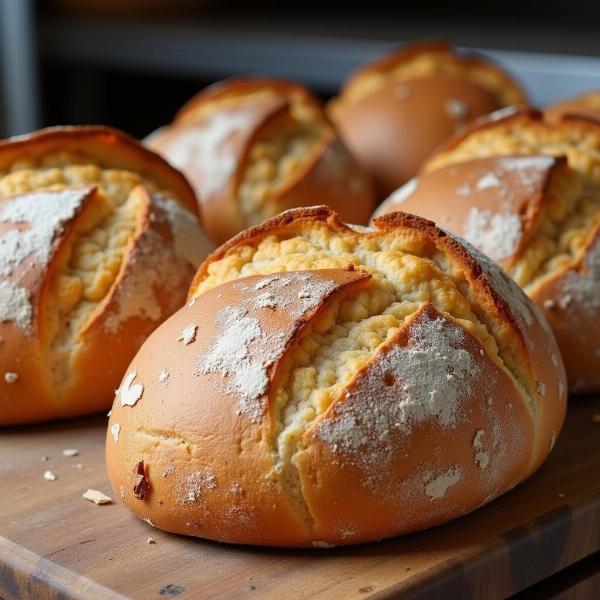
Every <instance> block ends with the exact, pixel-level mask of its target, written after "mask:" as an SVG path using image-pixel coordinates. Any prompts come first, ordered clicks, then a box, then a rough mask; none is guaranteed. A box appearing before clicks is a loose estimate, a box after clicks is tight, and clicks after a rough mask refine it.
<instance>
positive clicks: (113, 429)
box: [110, 423, 121, 444]
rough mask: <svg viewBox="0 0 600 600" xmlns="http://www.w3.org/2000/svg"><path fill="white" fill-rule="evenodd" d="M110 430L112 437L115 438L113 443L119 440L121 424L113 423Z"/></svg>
mask: <svg viewBox="0 0 600 600" xmlns="http://www.w3.org/2000/svg"><path fill="white" fill-rule="evenodd" d="M110 432H111V433H112V436H113V439H114V440H115V444H116V443H117V442H118V441H119V434H120V433H121V426H120V425H119V424H118V423H115V424H114V425H113V426H112V427H111V428H110Z"/></svg>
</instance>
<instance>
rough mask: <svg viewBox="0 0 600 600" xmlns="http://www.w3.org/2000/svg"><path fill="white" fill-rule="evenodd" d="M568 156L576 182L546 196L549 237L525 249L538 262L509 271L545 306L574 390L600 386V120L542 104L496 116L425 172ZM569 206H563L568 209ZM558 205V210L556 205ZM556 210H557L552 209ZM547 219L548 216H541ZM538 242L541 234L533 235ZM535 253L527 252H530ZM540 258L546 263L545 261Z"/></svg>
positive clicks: (543, 224) (542, 230)
mask: <svg viewBox="0 0 600 600" xmlns="http://www.w3.org/2000/svg"><path fill="white" fill-rule="evenodd" d="M507 153H510V154H519V155H521V156H531V155H541V154H543V155H546V156H564V157H566V161H567V164H568V168H569V170H570V171H571V172H572V175H571V176H570V180H571V183H570V184H566V185H563V187H562V188H560V189H556V192H555V193H554V196H555V197H554V198H552V197H548V198H545V199H544V201H543V203H542V206H543V208H544V210H543V213H544V212H545V213H546V216H545V217H544V218H541V219H540V221H539V224H538V227H537V229H536V233H537V234H538V235H537V237H538V238H539V237H540V236H542V237H543V236H544V235H546V234H549V235H546V237H548V238H549V240H550V241H549V242H548V243H545V244H538V245H537V246H535V247H534V246H533V245H532V247H531V248H529V249H526V252H525V254H524V255H523V256H524V257H525V258H526V259H531V260H533V263H534V264H536V265H537V263H539V266H537V267H536V269H535V270H533V271H532V272H529V271H528V269H523V268H521V267H523V260H521V261H515V262H514V264H513V265H508V266H507V268H508V270H509V272H511V274H512V275H513V276H514V277H515V279H516V280H517V282H518V283H519V284H521V285H523V286H524V289H525V290H526V292H527V293H528V295H529V296H530V297H531V298H532V299H533V300H534V302H536V304H537V305H538V306H539V307H540V308H541V309H542V310H543V311H544V313H545V316H546V318H547V320H548V322H549V323H550V324H551V325H552V327H553V330H554V333H555V335H556V338H557V341H558V344H559V347H560V349H561V352H562V355H563V359H564V361H565V365H566V368H567V375H568V378H569V387H570V389H571V390H573V391H575V392H592V391H597V390H599V389H600V328H599V325H598V323H599V318H598V316H599V314H600V312H599V311H600V304H599V303H598V301H597V298H598V297H600V267H598V264H600V261H598V259H597V254H598V245H597V243H596V240H597V238H598V231H599V228H600V122H594V121H592V120H589V119H584V118H580V117H575V116H573V117H569V118H564V119H562V120H561V121H557V122H550V121H548V120H545V119H544V116H543V114H542V113H540V112H539V111H536V110H529V109H528V110H519V111H514V112H512V113H504V114H502V113H500V114H496V115H491V116H490V118H489V119H486V120H483V121H482V122H480V123H479V124H478V125H474V126H473V127H472V128H470V129H469V130H468V131H465V132H461V133H460V134H459V135H457V136H456V137H455V138H454V139H452V140H450V141H449V142H448V144H447V145H446V147H445V148H444V149H442V150H441V151H440V152H439V153H438V154H437V155H435V156H434V157H432V159H431V160H430V161H429V163H427V164H426V165H425V167H424V172H425V173H431V172H435V171H436V170H437V169H441V168H450V167H451V166H452V165H457V164H459V163H466V162H467V161H469V160H472V159H473V158H475V157H477V158H479V159H481V158H482V157H494V156H502V155H505V154H507ZM561 207H562V208H561ZM557 208H558V211H556V209H557ZM553 212H554V213H555V214H552V213H553ZM541 216H542V217H543V214H542V215H541ZM534 242H535V240H534ZM527 253H529V254H528V256H526V254H527ZM540 257H543V261H541V262H540Z"/></svg>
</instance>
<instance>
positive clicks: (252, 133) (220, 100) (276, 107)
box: [147, 79, 375, 244]
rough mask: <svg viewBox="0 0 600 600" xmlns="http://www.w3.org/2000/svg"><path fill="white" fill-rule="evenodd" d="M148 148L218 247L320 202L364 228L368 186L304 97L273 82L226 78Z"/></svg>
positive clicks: (370, 204)
mask: <svg viewBox="0 0 600 600" xmlns="http://www.w3.org/2000/svg"><path fill="white" fill-rule="evenodd" d="M147 143H148V144H149V145H150V146H151V147H152V148H154V149H155V150H157V151H158V152H160V153H161V154H162V155H163V156H165V157H166V158H167V159H168V160H169V161H170V162H171V163H173V164H174V165H175V166H177V167H178V168H180V169H181V170H182V171H183V172H184V173H185V174H186V175H187V176H188V177H189V179H190V181H191V182H192V184H193V185H194V187H195V189H196V192H197V195H198V198H199V200H200V202H201V204H202V220H203V225H204V227H205V228H206V231H207V233H208V235H209V236H210V237H211V238H212V239H213V240H214V241H215V242H216V243H219V244H220V243H222V242H224V241H226V240H227V239H229V238H230V237H231V236H233V235H235V234H236V233H238V232H240V231H241V230H243V229H245V228H246V227H248V226H251V225H255V224H257V223H260V222H261V221H263V220H264V219H266V218H268V217H272V216H273V215H276V214H278V213H280V212H282V211H283V210H285V209H287V208H293V207H299V206H304V205H306V204H309V205H315V204H327V205H329V206H331V207H332V208H334V209H335V210H337V211H338V212H339V213H340V214H341V215H342V217H343V218H344V219H347V220H348V221H350V222H352V223H366V222H367V219H368V218H369V216H370V213H371V212H372V210H373V208H374V206H375V204H374V190H373V186H372V184H371V181H370V179H369V178H368V177H367V175H366V174H365V173H364V172H363V171H362V169H361V168H360V167H359V166H358V165H357V164H356V162H355V160H354V159H353V158H352V156H351V155H350V154H349V152H348V151H347V149H346V148H345V146H344V145H343V144H342V142H341V141H340V139H339V136H338V135H337V133H336V132H335V130H334V129H333V127H332V126H331V124H330V123H329V122H328V121H327V118H326V117H325V114H324V112H323V110H322V108H321V106H320V104H319V102H318V101H317V99H316V98H314V97H313V96H312V95H311V94H310V92H308V91H307V90H306V89H304V88H302V87H301V86H298V85H295V84H292V83H288V82H286V81H278V80H272V79H230V80H227V81H224V82H221V83H219V84H216V85H214V86H211V87H209V88H207V89H206V90H204V91H203V92H201V93H200V94H198V95H197V96H196V97H194V98H193V99H192V100H190V101H189V102H188V104H186V105H185V106H184V107H183V108H182V109H181V111H180V112H179V114H178V115H177V117H176V118H175V121H174V122H173V123H172V124H171V125H169V126H167V127H164V128H162V129H160V130H159V131H158V132H156V133H155V134H153V135H152V136H151V137H150V138H148V139H147Z"/></svg>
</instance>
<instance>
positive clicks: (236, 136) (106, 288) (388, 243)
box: [0, 44, 600, 548]
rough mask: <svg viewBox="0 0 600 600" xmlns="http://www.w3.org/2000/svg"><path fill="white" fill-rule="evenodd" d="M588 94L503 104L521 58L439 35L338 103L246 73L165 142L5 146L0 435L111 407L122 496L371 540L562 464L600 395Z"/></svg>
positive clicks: (47, 136)
mask: <svg viewBox="0 0 600 600" xmlns="http://www.w3.org/2000/svg"><path fill="white" fill-rule="evenodd" d="M596 100H597V99H596V98H595V96H594V95H592V94H590V95H589V96H587V97H585V98H577V99H574V100H572V101H569V102H568V103H566V104H559V105H556V106H553V107H549V108H548V109H547V112H546V114H545V115H543V114H542V113H540V112H537V111H534V110H532V109H528V108H523V107H520V108H514V107H513V108H510V109H506V108H505V107H509V106H513V105H518V104H522V103H524V102H525V101H526V99H525V95H524V93H523V92H522V91H521V89H520V87H519V86H518V84H516V83H515V82H514V81H513V80H512V78H511V77H510V76H508V75H507V74H506V73H504V72H503V71H502V70H501V69H499V68H498V67H496V66H494V65H492V64H491V63H489V62H488V61H487V60H484V59H480V58H475V57H471V56H464V55H461V54H458V53H457V52H455V51H454V50H452V49H451V48H449V47H448V46H446V45H443V44H420V45H415V46H412V47H409V48H406V49H404V50H402V51H400V52H394V53H392V54H390V55H389V56H388V57H386V58H384V59H382V60H380V61H377V62H373V63H371V64H369V65H367V66H365V67H364V68H362V69H361V70H359V71H358V72H357V73H356V74H355V75H354V76H353V77H351V78H350V79H349V80H348V82H347V84H346V85H345V86H344V88H343V90H342V92H341V93H340V95H339V96H338V97H337V98H335V99H334V100H333V101H331V103H330V104H329V105H328V107H327V114H326V112H325V111H324V109H323V107H322V105H321V104H320V102H319V101H318V100H317V99H316V98H315V97H314V96H313V95H312V94H311V93H310V92H309V91H308V90H307V89H305V88H304V87H302V86H300V85H297V84H294V83H290V82H286V81H281V80H276V79H241V78H236V79H232V80H228V81H225V82H222V83H220V84H217V85H214V86H211V87H209V88H207V89H206V90H204V91H202V92H201V93H200V94H198V95H197V96H196V97H194V98H193V99H192V100H190V101H189V102H188V103H187V104H186V105H185V106H184V107H183V108H182V109H181V110H180V111H179V113H178V114H177V115H176V117H175V119H174V121H173V123H171V124H170V125H168V126H166V127H163V128H161V129H159V130H158V131H156V132H155V133H154V134H153V135H151V136H150V137H149V138H147V139H146V140H145V145H146V147H144V146H142V145H141V144H139V143H138V142H136V141H134V140H132V139H131V138H129V137H127V136H126V135H124V134H121V133H120V132H118V131H115V130H112V129H108V128H103V127H72V128H57V129H50V130H43V131H41V132H38V133H36V134H33V135H30V136H27V137H24V138H16V139H12V140H8V141H6V142H2V143H0V374H1V375H2V377H1V378H0V425H7V424H15V423H26V422H32V421H40V420H44V419H56V418H61V417H67V416H75V415H82V414H87V413H93V412H98V411H102V410H105V409H106V408H107V407H108V405H109V403H110V400H111V399H113V398H114V402H113V406H112V410H111V414H110V421H109V428H108V433H107V448H106V458H107V466H108V473H109V476H110V479H111V482H112V485H113V487H114V489H115V491H116V492H117V493H118V495H119V497H120V498H121V499H122V501H123V503H124V504H125V506H126V507H127V508H129V509H130V510H131V511H132V512H133V513H134V514H135V515H136V516H138V517H140V518H142V519H144V520H146V521H148V522H150V523H151V524H153V525H155V526H157V527H159V528H161V529H164V530H167V531H172V532H176V533H182V534H186V535H193V536H198V537H203V538H207V539H212V540H220V541H226V542H233V543H244V544H263V545H273V546H295V547H310V546H312V547H320V548H321V547H329V546H332V545H344V544H355V543H360V542H366V541H370V540H376V539H382V538H386V537H389V536H393V535H397V534H401V533H407V532H412V531H417V530H420V529H423V528H427V527H431V526H434V525H437V524H441V523H444V522H446V521H448V520H450V519H453V518H456V517H458V516H460V515H463V514H466V513H469V512H471V511H473V510H475V509H476V508H478V507H479V506H481V505H484V504H486V503H488V502H490V501H491V500H493V499H494V498H496V497H497V496H499V495H501V494H503V493H505V492H507V491H508V490H510V489H511V488H512V487H514V486H515V485H517V484H519V483H520V482H522V481H523V480H524V479H526V478H527V477H529V476H530V475H531V474H532V473H533V472H534V471H535V470H536V469H538V468H539V466H540V465H541V464H542V463H543V461H544V460H545V459H546V457H547V456H548V454H549V453H550V451H551V450H552V448H553V446H554V444H555V442H556V439H557V436H558V435H559V433H560V430H561V427H562V423H563V420H564V417H565V410H566V399H567V375H568V383H569V385H570V386H571V389H573V390H597V389H600V368H599V367H600V362H599V361H600V358H598V357H599V356H600V351H599V348H600V343H597V340H598V339H600V329H599V327H600V326H599V325H598V321H599V317H600V283H599V282H600V267H599V266H598V265H600V261H599V259H598V256H597V255H598V248H599V247H600V244H599V243H598V238H599V236H600V233H599V232H600V158H599V157H600V119H598V120H597V121H596V113H595V112H594V111H595V110H596V104H597V102H596ZM503 107H504V108H503ZM498 108H502V109H503V110H501V111H496V112H492V114H491V115H490V114H488V113H490V112H491V111H495V110H496V109H498ZM329 118H331V121H330V120H329ZM338 131H339V133H338ZM342 139H343V140H344V141H342ZM440 144H441V146H440ZM148 147H150V148H152V149H153V150H154V151H156V152H157V153H155V152H154V151H153V150H151V149H149V148H148ZM159 154H160V155H162V156H163V157H164V158H161V157H160V156H159ZM178 169H181V171H182V172H180V171H179V170H178ZM418 173H420V174H418ZM417 174H418V176H417ZM186 176H187V177H188V178H189V183H188V179H186ZM403 184H404V185H403ZM393 190H395V191H394V192H393V194H392V195H391V196H389V198H388V199H387V200H386V201H385V202H384V203H383V204H382V205H381V206H379V208H376V198H377V194H379V196H381V197H382V198H383V197H384V196H385V195H387V194H389V192H391V191H393ZM374 210H375V212H374V213H373V211H374ZM410 213H413V214H410ZM415 215H419V216H415ZM370 217H371V224H370V225H367V223H368V222H369V218H370ZM434 222H435V223H434ZM436 223H437V225H436ZM204 230H206V233H207V236H205V234H204ZM463 238H464V239H463ZM208 239H211V240H212V241H208ZM213 242H214V243H217V244H221V246H220V247H219V248H218V249H216V250H214V248H213V245H212V243H213ZM213 250H214V251H213ZM211 251H213V252H212V254H210V256H209V253H210V252H211ZM203 261H204V262H203ZM503 269H504V270H503ZM555 336H556V338H555ZM557 340H558V343H557ZM561 352H562V356H561ZM563 356H564V358H565V361H566V365H567V371H568V372H567V373H566V372H565V367H564V364H563ZM115 389H116V395H115V394H114V393H113V391H114V390H115Z"/></svg>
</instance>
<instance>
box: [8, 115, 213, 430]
mask: <svg viewBox="0 0 600 600" xmlns="http://www.w3.org/2000/svg"><path fill="white" fill-rule="evenodd" d="M196 210H197V209H196V203H195V196H194V193H193V191H192V189H191V188H190V186H189V184H188V183H187V181H186V180H185V178H184V177H182V175H181V174H180V173H179V172H177V171H175V170H174V169H172V168H171V167H170V166H169V165H168V164H167V163H166V162H165V161H163V160H162V159H161V158H160V157H158V156H157V155H155V154H154V153H152V152H150V151H148V150H146V149H145V148H143V147H142V146H141V145H140V144H139V143H137V142H135V141H134V140H132V139H131V138H129V137H127V136H125V135H123V134H121V133H119V132H117V131H115V130H111V129H107V128H97V127H73V128H57V129H50V130H45V131H41V132H39V133H37V134H33V135H30V136H26V137H24V138H17V139H13V140H9V141H6V142H3V143H1V144H0V374H1V377H0V425H5V424H10V423H25V422H31V421H39V420H42V419H54V418H58V417H66V416H75V415H81V414H87V413H93V412H98V411H100V410H106V409H107V408H108V407H109V406H110V403H111V400H112V395H113V390H114V389H115V387H116V386H117V385H118V382H119V381H120V379H121V377H122V373H123V370H124V369H125V368H126V366H127V364H128V363H129V361H130V360H131V359H132V357H133V355H134V354H135V353H136V352H137V350H138V348H139V347H140V345H141V344H142V342H143V341H144V339H145V338H146V337H147V336H148V334H150V332H151V331H152V330H153V329H154V328H155V327H156V325H158V324H159V323H161V322H162V321H163V320H164V319H165V318H166V317H168V316H169V315H171V314H172V313H173V312H174V311H175V310H176V309H178V308H179V307H180V306H181V305H182V304H183V302H184V299H185V292H186V288H187V286H188V285H189V283H190V281H191V278H192V275H193V273H194V271H195V269H196V267H197V266H198V265H199V263H200V262H201V261H202V259H203V258H205V257H206V255H207V254H208V252H209V251H210V249H211V245H210V243H209V242H208V241H207V240H206V239H205V238H204V236H203V234H202V231H201V230H200V227H199V224H198V219H197V215H196Z"/></svg>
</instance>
